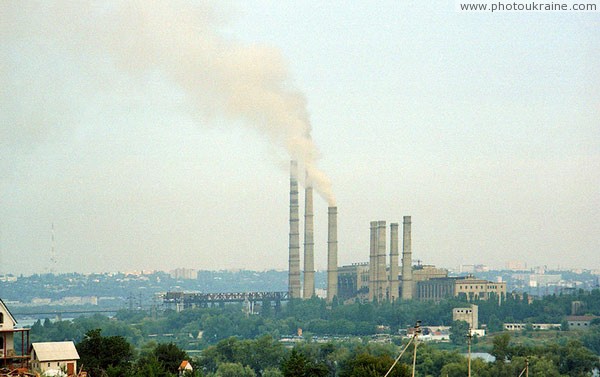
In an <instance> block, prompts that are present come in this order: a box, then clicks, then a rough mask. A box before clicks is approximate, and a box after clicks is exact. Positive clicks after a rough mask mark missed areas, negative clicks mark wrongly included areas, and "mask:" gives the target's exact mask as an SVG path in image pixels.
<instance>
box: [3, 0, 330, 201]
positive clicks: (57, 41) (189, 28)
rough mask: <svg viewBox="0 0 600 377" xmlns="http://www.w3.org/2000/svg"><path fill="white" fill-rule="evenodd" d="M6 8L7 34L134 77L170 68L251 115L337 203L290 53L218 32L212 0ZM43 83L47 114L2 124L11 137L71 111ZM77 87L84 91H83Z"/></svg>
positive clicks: (182, 80) (197, 96)
mask: <svg viewBox="0 0 600 377" xmlns="http://www.w3.org/2000/svg"><path fill="white" fill-rule="evenodd" d="M0 14H2V17H1V19H0V38H2V40H5V39H9V37H10V39H11V40H13V41H14V40H17V41H18V40H19V39H21V40H28V39H34V40H37V41H38V42H37V43H40V41H41V43H42V44H43V45H44V47H45V48H48V49H49V50H51V51H52V50H56V51H59V52H60V51H64V52H68V53H69V54H74V55H76V56H78V57H79V59H80V60H81V61H82V62H83V64H82V72H83V73H84V74H85V67H86V64H85V62H86V61H93V60H94V59H103V58H104V57H108V59H111V60H112V63H113V64H116V65H118V66H119V67H120V69H121V70H123V71H125V72H127V73H129V74H131V75H133V76H135V75H143V74H147V73H152V72H156V71H158V72H160V73H161V74H162V75H164V76H165V77H166V78H167V79H168V80H169V81H171V82H172V83H174V84H176V85H177V86H178V87H179V88H180V89H181V90H183V91H184V93H185V95H186V96H187V97H188V100H189V101H190V102H191V103H193V105H194V107H195V109H193V111H199V112H201V113H203V114H208V115H215V116H222V117H225V118H231V119H236V120H238V119H241V120H242V121H244V122H245V123H246V124H248V125H250V126H252V127H254V128H256V129H257V130H259V131H260V132H262V133H263V134H264V135H265V136H266V137H267V138H268V139H269V140H270V142H272V143H274V144H276V145H279V146H281V147H283V148H285V149H286V150H287V152H288V153H289V155H290V158H291V159H295V160H298V161H299V162H300V164H301V165H302V166H304V167H305V169H306V171H307V174H308V177H307V182H310V183H311V184H312V185H313V186H314V188H315V189H316V190H317V192H319V193H320V195H321V196H323V198H324V199H325V200H326V201H327V202H328V203H329V204H330V205H333V204H334V202H335V200H334V197H333V194H332V191H331V184H330V181H329V179H328V178H327V176H326V175H325V174H324V173H323V172H322V171H321V170H319V168H318V167H317V160H318V158H319V152H318V149H317V147H316V146H315V143H314V142H313V140H312V139H311V125H310V121H309V119H308V114H307V110H306V99H305V98H304V96H303V95H302V94H301V93H300V92H298V91H297V90H294V89H293V88H292V87H291V85H290V82H289V73H288V70H287V67H286V64H285V62H284V59H283V58H282V56H281V54H280V52H279V51H278V50H277V49H275V48H271V47H268V46H259V45H249V46H246V45H242V44H240V43H236V42H235V41H231V40H228V39H226V38H224V37H222V36H221V35H220V34H219V33H218V30H219V26H220V25H219V17H218V16H217V15H216V14H215V11H214V9H213V8H212V7H211V6H210V4H208V3H197V2H194V3H191V2H188V1H168V2H167V1H148V0H143V1H128V2H124V1H116V2H106V1H98V2H93V1H89V2H81V1H78V2H46V1H40V2H13V1H1V2H0ZM16 49H17V50H18V46H17V47H16ZM0 73H1V75H0V76H2V77H4V78H3V79H0V80H1V81H0V84H2V86H3V87H4V89H2V88H0V91H2V92H3V93H2V94H1V95H2V97H1V98H2V100H3V101H4V99H7V100H8V98H9V97H11V94H10V93H9V92H8V89H6V88H15V87H17V86H18V85H17V84H15V83H11V82H9V81H10V77H11V72H10V65H9V64H8V63H7V64H2V65H0ZM90 75H93V74H90ZM88 79H89V78H88ZM39 82H40V80H36V83H37V84H36V85H37V86H38V87H37V88H35V90H36V91H38V92H39V91H40V90H41V91H43V93H44V94H43V96H45V97H44V98H42V99H41V100H39V101H38V103H37V104H32V108H26V106H22V105H21V106H22V107H23V109H21V111H22V112H23V114H35V113H38V116H36V117H35V119H32V118H31V117H29V116H24V119H23V120H22V121H21V122H19V123H18V124H15V127H16V128H17V129H12V130H8V131H6V130H5V131H2V132H3V134H2V135H0V136H3V137H5V139H6V140H11V139H13V141H14V139H20V138H24V137H25V135H29V134H32V133H36V132H43V130H41V131H40V130H36V131H32V130H30V129H29V128H36V127H38V125H37V124H38V123H40V122H39V119H38V118H47V117H50V118H52V117H55V118H56V117H57V116H58V115H50V114H49V113H51V112H52V111H53V109H58V111H59V112H67V113H68V112H69V111H68V110H67V111H65V106H59V105H58V104H57V105H56V106H48V109H45V108H44V107H43V106H39V104H40V103H47V102H48V100H49V99H52V98H54V96H53V94H52V91H53V88H52V85H41V84H39ZM41 82H44V80H41ZM99 84H101V83H99ZM40 85H41V86H42V87H39V86H40ZM20 90H23V88H21V89H20ZM25 90H26V88H25ZM34 95H38V94H35V93H32V96H34ZM73 96H74V98H73V100H76V98H75V97H76V96H77V94H76V93H74V94H73ZM51 102H52V101H51ZM67 102H71V101H69V100H67ZM73 102H74V101H73ZM5 103H6V102H5ZM34 105H38V106H34ZM33 107H35V108H33ZM66 107H67V108H68V106H66ZM40 113H41V114H40ZM66 116H68V117H74V116H76V114H74V113H73V112H71V113H70V114H67V115H66ZM13 121H14V120H13ZM39 127H40V128H42V127H44V126H42V125H41V124H40V125H39Z"/></svg>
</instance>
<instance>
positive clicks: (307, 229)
mask: <svg viewBox="0 0 600 377" xmlns="http://www.w3.org/2000/svg"><path fill="white" fill-rule="evenodd" d="M304 200H305V202H304V298H305V299H309V298H311V297H312V296H314V294H315V241H314V223H313V188H312V186H310V184H308V183H307V186H306V189H305V195H304Z"/></svg>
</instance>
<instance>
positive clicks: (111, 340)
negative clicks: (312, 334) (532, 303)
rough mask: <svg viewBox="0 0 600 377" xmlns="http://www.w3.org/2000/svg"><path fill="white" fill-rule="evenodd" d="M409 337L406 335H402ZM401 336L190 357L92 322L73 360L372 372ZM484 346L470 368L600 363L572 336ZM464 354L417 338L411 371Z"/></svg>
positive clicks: (534, 371)
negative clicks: (131, 340)
mask: <svg viewBox="0 0 600 377" xmlns="http://www.w3.org/2000/svg"><path fill="white" fill-rule="evenodd" d="M405 342H408V340H405ZM403 348H404V344H400V345H392V344H385V345H381V344H372V343H365V342H361V341H359V340H356V341H352V342H345V343H334V342H328V343H311V342H301V343H298V344H296V345H295V346H294V347H293V348H291V349H290V348H286V347H284V346H283V345H282V344H281V343H280V342H279V341H277V340H275V339H273V338H272V337H271V336H269V335H264V336H261V337H259V338H257V339H253V340H248V339H246V340H241V339H237V338H228V339H223V340H221V341H219V342H218V343H217V344H215V345H212V346H209V347H207V348H206V349H205V350H204V351H203V352H202V353H201V354H200V356H198V357H193V358H190V357H189V355H187V354H186V352H185V351H183V350H181V349H180V348H179V347H177V346H176V345H175V344H173V343H164V344H156V343H150V344H148V345H146V346H145V347H143V348H142V349H141V350H139V351H137V352H136V351H134V349H133V347H132V346H131V345H129V344H128V343H127V341H126V340H125V338H123V337H120V336H103V335H102V334H101V330H91V331H89V332H88V333H87V334H86V335H85V336H84V339H83V340H82V341H81V342H80V343H78V344H77V349H78V352H79V354H80V357H81V359H80V363H81V364H82V365H85V366H86V367H85V368H86V370H87V371H88V372H89V373H90V375H91V376H108V377H117V376H118V377H141V376H161V377H170V376H176V375H177V374H176V373H177V372H178V366H179V365H180V363H181V361H183V360H188V361H190V362H191V364H192V365H193V367H194V372H193V373H188V374H187V375H189V376H207V377H208V376H210V377H257V376H258V377H261V376H262V377H327V376H338V377H376V376H383V375H384V374H385V373H386V372H387V371H388V370H390V368H391V367H392V364H393V362H394V359H395V358H396V356H397V355H399V354H400V350H401V349H403ZM414 351H415V347H413V345H412V344H411V345H409V347H408V348H407V352H406V353H405V354H404V355H402V358H401V359H400V361H399V363H398V364H397V365H396V366H395V367H394V368H393V369H392V372H391V373H390V374H389V376H393V377H406V376H410V375H411V374H412V361H413V355H414ZM490 352H491V354H492V355H493V356H495V357H496V361H494V362H490V363H487V362H484V361H482V360H481V359H476V358H474V359H473V360H472V362H471V370H472V375H474V376H480V377H492V376H493V377H503V376H506V377H509V376H511V377H512V376H517V375H519V374H520V373H521V372H522V371H523V370H524V369H525V368H526V365H527V367H528V375H529V376H540V377H541V376H550V377H562V376H574V377H580V376H581V377H583V376H591V375H592V373H593V370H594V369H595V368H598V367H600V362H599V361H598V357H597V356H595V355H594V354H593V353H592V352H590V351H589V350H588V349H587V348H585V347H583V346H582V344H581V343H580V342H578V341H573V340H571V341H566V342H557V343H552V344H549V345H546V346H544V347H530V346H523V345H518V344H517V345H515V344H512V342H511V337H510V335H509V334H508V333H503V334H499V335H497V336H496V337H495V338H494V340H493V347H492V349H491V350H490ZM467 368H468V362H467V358H466V357H465V356H464V355H461V354H459V353H458V352H457V351H448V350H440V349H437V348H435V347H434V346H429V345H426V344H419V345H418V348H417V357H416V359H415V371H416V374H417V375H419V376H431V377H438V376H440V377H441V376H448V377H459V376H460V377H462V376H465V375H466V374H467Z"/></svg>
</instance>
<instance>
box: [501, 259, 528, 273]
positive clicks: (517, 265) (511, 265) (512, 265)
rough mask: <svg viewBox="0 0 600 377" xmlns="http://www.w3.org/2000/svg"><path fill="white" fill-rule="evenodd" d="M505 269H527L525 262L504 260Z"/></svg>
mask: <svg viewBox="0 0 600 377" xmlns="http://www.w3.org/2000/svg"><path fill="white" fill-rule="evenodd" d="M506 269H507V270H512V271H525V270H527V263H525V262H523V261H520V260H511V261H508V262H506Z"/></svg>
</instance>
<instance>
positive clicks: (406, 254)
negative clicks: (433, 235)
mask: <svg viewBox="0 0 600 377" xmlns="http://www.w3.org/2000/svg"><path fill="white" fill-rule="evenodd" d="M403 228H404V232H403V233H404V234H403V238H402V299H403V300H410V299H412V298H413V277H412V241H411V229H410V228H411V220H410V216H404V224H403Z"/></svg>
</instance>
